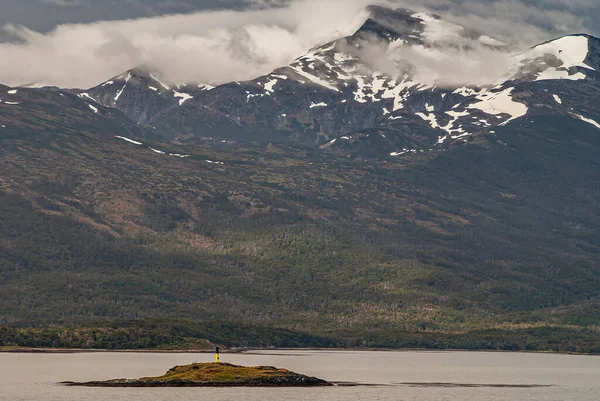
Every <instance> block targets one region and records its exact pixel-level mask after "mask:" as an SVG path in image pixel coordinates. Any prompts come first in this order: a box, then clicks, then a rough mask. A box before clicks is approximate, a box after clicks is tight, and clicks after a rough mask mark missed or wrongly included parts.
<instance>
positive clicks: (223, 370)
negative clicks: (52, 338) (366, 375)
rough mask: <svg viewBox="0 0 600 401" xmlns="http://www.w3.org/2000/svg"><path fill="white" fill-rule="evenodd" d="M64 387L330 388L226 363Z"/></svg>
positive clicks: (282, 373) (273, 371) (317, 381)
mask: <svg viewBox="0 0 600 401" xmlns="http://www.w3.org/2000/svg"><path fill="white" fill-rule="evenodd" d="M64 384H67V385H71V386H89V387H231V386H248V387H274V386H283V387H305V386H330V385H331V384H330V383H328V382H326V381H324V380H321V379H318V378H316V377H309V376H305V375H301V374H298V373H294V372H291V371H289V370H286V369H278V368H275V367H272V366H255V367H247V366H238V365H232V364H229V363H194V364H191V365H185V366H175V367H174V368H172V369H170V370H169V371H168V372H167V373H166V374H164V375H163V376H158V377H143V378H141V379H137V380H130V379H116V380H108V381H102V382H86V383H73V382H66V383H64Z"/></svg>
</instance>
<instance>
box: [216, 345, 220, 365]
mask: <svg viewBox="0 0 600 401" xmlns="http://www.w3.org/2000/svg"><path fill="white" fill-rule="evenodd" d="M219 362H221V360H220V358H219V347H217V350H216V353H215V363H219Z"/></svg>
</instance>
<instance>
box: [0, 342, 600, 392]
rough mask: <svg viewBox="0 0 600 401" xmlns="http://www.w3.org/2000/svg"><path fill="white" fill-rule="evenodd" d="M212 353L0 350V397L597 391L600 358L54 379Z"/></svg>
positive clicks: (322, 358)
mask: <svg viewBox="0 0 600 401" xmlns="http://www.w3.org/2000/svg"><path fill="white" fill-rule="evenodd" d="M211 359H212V355H210V354H138V353H82V354H0V400H3V401H4V400H7V401H38V400H40V401H84V400H85V401H87V400H95V401H105V400H106V401H108V400H111V401H125V400H127V401H159V400H161V401H162V400H165V401H167V400H168V401H178V400H182V401H188V400H199V401H201V400H207V401H208V400H210V401H239V400H248V401H286V400H291V401H296V400H297V401H320V400H328V401H329V400H331V401H351V400H365V401H378V400H381V401H384V400H385V401H388V400H389V401H392V400H393V401H399V400H407V401H409V400H410V401H446V400H447V401H468V400H477V401H488V400H489V401H500V400H502V401H504V400H507V401H508V400H510V401H515V400H527V401H537V400H539V401H554V400H555V401H571V400H572V401H598V400H600V357H588V356H569V355H549V354H520V353H490V352H360V351H358V352H357V351H347V352H343V351H342V352H332V351H272V352H271V351H261V352H254V353H246V354H223V355H222V361H224V362H231V363H235V364H242V365H253V366H255V365H272V366H277V367H284V368H288V369H291V370H294V371H297V372H299V373H304V374H308V375H311V376H318V377H321V378H323V379H326V380H329V381H334V382H349V383H358V384H363V385H359V386H353V387H345V386H340V387H332V388H305V389H302V388H285V389H274V388H231V389H228V388H218V389H215V388H181V389H178V388H169V389H135V388H133V389H108V388H77V387H65V386H62V385H59V384H57V383H58V382H61V381H89V380H105V379H112V378H124V377H125V378H138V377H142V376H157V375H162V374H163V373H164V372H166V371H167V370H168V369H170V368H171V367H173V366H175V365H183V364H188V363H192V362H209V361H211ZM465 385H477V386H474V387H465ZM495 386H505V387H495Z"/></svg>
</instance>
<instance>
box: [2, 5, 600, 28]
mask: <svg viewBox="0 0 600 401" xmlns="http://www.w3.org/2000/svg"><path fill="white" fill-rule="evenodd" d="M285 1H286V0H279V1H278V0H0V26H3V25H5V24H7V23H13V24H22V25H25V26H27V27H28V28H31V29H34V30H36V31H42V32H46V31H49V30H51V29H53V28H55V27H56V26H57V25H60V24H65V23H89V22H93V21H101V20H120V19H132V18H141V17H153V16H159V15H166V14H174V13H191V12H195V11H199V10H210V9H213V10H214V9H239V8H243V7H247V6H248V5H251V6H252V7H261V6H262V7H264V6H266V5H268V4H269V3H275V4H276V3H282V2H285ZM287 1H294V0H287ZM323 1H324V2H326V1H327V0H323ZM374 2H377V1H374ZM406 3H407V4H408V5H411V3H413V4H419V3H420V4H424V5H426V6H428V7H430V8H433V9H437V11H438V12H441V13H443V12H444V11H448V10H451V9H452V8H455V9H461V10H462V11H466V12H472V13H473V14H480V13H481V12H482V10H483V9H484V8H488V9H493V10H495V11H496V12H497V13H498V14H510V13H512V12H515V11H516V12H518V10H519V9H520V6H521V5H526V6H530V7H532V8H537V9H539V10H540V12H554V13H557V14H558V13H565V14H566V15H567V18H568V19H570V18H571V16H573V15H574V16H576V17H578V18H580V19H581V21H582V26H583V27H584V28H585V29H586V31H587V32H588V33H591V34H593V35H596V36H600V0H421V1H418V0H417V1H410V0H409V1H407V2H406ZM554 22H555V21H548V23H549V24H552V23H554ZM566 22H567V23H568V22H569V21H566ZM536 23H539V21H537V22H536Z"/></svg>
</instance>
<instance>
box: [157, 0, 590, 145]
mask: <svg viewBox="0 0 600 401" xmlns="http://www.w3.org/2000/svg"><path fill="white" fill-rule="evenodd" d="M370 10H371V16H370V18H369V19H367V21H366V22H365V23H364V24H363V26H362V27H361V28H360V29H359V30H358V31H357V32H356V33H355V34H354V35H352V36H350V37H346V38H341V39H339V40H336V41H334V42H331V43H327V44H325V45H323V46H320V47H317V48H315V49H313V50H311V51H309V52H308V53H307V54H305V55H303V56H301V57H299V58H298V59H297V60H295V61H294V62H293V63H291V64H290V65H288V66H285V67H282V68H279V69H277V70H275V71H273V72H272V73H270V74H268V75H266V76H263V77H259V78H257V79H255V80H252V81H248V82H235V83H229V84H225V85H221V86H219V87H217V88H215V89H213V90H211V91H210V92H205V93H203V94H201V95H200V96H197V97H195V98H194V99H193V100H191V101H189V102H186V103H185V104H184V105H183V106H182V107H180V108H177V109H172V110H169V112H163V113H161V114H159V115H157V116H156V117H154V118H152V119H151V120H150V121H149V125H152V126H153V127H156V128H157V129H160V130H163V131H165V132H169V131H171V132H173V133H177V137H178V138H179V139H180V140H186V138H187V139H188V140H196V139H198V138H217V139H235V140H238V141H242V142H244V141H249V142H259V143H265V142H274V141H277V142H289V143H303V144H307V145H320V146H323V147H329V148H336V147H347V146H356V143H355V142H356V141H361V142H365V141H366V143H368V145H367V146H375V147H377V148H378V149H388V150H390V152H389V153H393V154H402V153H406V152H409V151H411V150H414V149H421V150H422V149H431V148H433V147H435V146H439V145H441V144H447V143H450V142H453V141H466V140H469V138H471V137H473V136H477V135H480V134H486V133H489V132H493V131H494V128H495V127H498V126H503V125H507V124H509V123H511V122H513V121H516V120H518V119H520V118H522V117H525V116H526V115H528V114H531V113H535V112H538V111H540V110H541V108H542V106H541V105H543V111H544V112H548V113H550V112H551V113H558V114H565V115H569V116H573V117H575V118H579V117H582V119H583V121H596V120H600V118H598V117H599V116H598V115H596V114H594V113H597V112H595V111H594V110H586V107H587V106H586V103H582V102H581V100H582V99H583V98H584V96H572V97H570V98H565V99H562V98H561V101H560V102H559V101H557V100H556V97H558V95H559V94H560V93H563V92H565V91H567V92H568V91H569V89H568V88H567V87H569V88H575V87H580V86H582V85H583V86H587V85H591V86H592V87H593V88H587V89H585V90H586V91H587V93H588V94H593V93H596V91H597V89H598V88H597V85H596V78H597V76H598V75H597V74H598V73H597V71H596V69H597V68H600V66H598V55H600V51H599V49H598V46H599V41H598V39H596V38H593V37H590V36H585V35H575V36H567V37H564V38H559V39H557V40H554V41H550V42H547V43H544V44H541V45H538V46H535V47H533V48H531V49H528V50H527V51H524V52H515V51H514V49H512V48H511V47H510V46H508V45H506V44H505V43H502V42H501V41H499V40H496V39H494V38H492V37H490V36H487V35H485V34H482V33H479V32H475V31H473V30H469V29H466V28H463V27H460V26H458V25H454V24H451V23H448V22H445V21H444V20H442V19H440V18H439V17H437V16H432V15H428V14H422V13H413V12H410V11H407V10H402V9H400V10H389V9H385V8H381V7H370ZM449 49H450V51H455V50H456V51H459V52H460V54H462V55H463V57H467V58H468V57H469V56H470V55H473V57H476V56H478V54H479V53H478V51H480V50H481V49H485V50H487V51H489V52H492V53H493V54H500V55H502V57H503V58H505V59H506V60H507V66H506V70H505V71H504V74H503V75H504V76H503V77H502V74H500V78H499V79H497V82H496V84H493V85H482V84H479V83H475V84H471V83H469V82H465V83H461V84H457V83H454V84H449V83H445V82H436V81H435V80H427V79H423V78H424V77H423V71H420V70H419V67H422V63H421V65H417V64H415V63H414V62H413V60H414V58H411V57H408V56H413V57H421V58H425V59H434V58H435V57H438V54H439V53H440V52H445V51H448V50H449ZM458 67H460V66H458ZM554 81H557V82H561V87H565V88H564V89H560V90H557V89H554V88H552V90H551V89H550V88H548V86H552V85H551V84H550V83H551V82H554ZM573 85H575V86H573ZM552 91H554V92H553V93H550V92H552ZM554 95H556V96H554ZM563 97H565V96H564V95H563ZM367 138H368V139H367ZM376 138H377V139H376ZM373 142H376V143H377V144H374V143H373Z"/></svg>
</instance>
